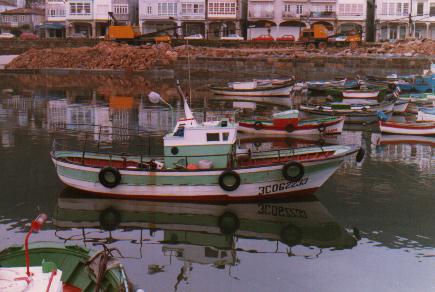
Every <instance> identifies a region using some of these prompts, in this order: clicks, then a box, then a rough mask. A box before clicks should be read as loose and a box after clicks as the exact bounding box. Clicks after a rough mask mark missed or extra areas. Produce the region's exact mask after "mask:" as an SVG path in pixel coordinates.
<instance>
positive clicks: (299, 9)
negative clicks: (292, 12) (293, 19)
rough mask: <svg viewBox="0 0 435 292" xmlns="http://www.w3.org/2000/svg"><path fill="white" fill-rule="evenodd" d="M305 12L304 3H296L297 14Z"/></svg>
mask: <svg viewBox="0 0 435 292" xmlns="http://www.w3.org/2000/svg"><path fill="white" fill-rule="evenodd" d="M302 12H303V5H300V4H298V5H296V14H302Z"/></svg>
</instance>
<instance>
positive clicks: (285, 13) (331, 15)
mask: <svg viewBox="0 0 435 292" xmlns="http://www.w3.org/2000/svg"><path fill="white" fill-rule="evenodd" d="M248 21H249V27H248V39H252V38H254V37H257V36H259V35H268V34H270V35H271V36H273V37H274V38H276V37H280V36H283V35H289V34H290V35H293V36H294V37H295V38H296V39H298V37H299V35H300V32H301V30H302V29H303V28H307V27H310V26H311V25H313V24H315V23H322V24H324V25H325V26H326V27H327V28H328V29H329V30H331V31H334V30H335V26H336V22H337V16H336V0H311V1H308V0H249V2H248Z"/></svg>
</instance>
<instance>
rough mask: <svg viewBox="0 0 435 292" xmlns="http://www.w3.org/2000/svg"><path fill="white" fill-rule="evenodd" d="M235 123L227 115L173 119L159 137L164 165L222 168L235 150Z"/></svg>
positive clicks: (226, 164)
mask: <svg viewBox="0 0 435 292" xmlns="http://www.w3.org/2000/svg"><path fill="white" fill-rule="evenodd" d="M236 137H237V127H236V125H235V124H234V123H232V122H230V121H229V120H228V119H222V120H220V121H213V122H204V123H202V124H199V123H197V121H196V120H195V119H194V118H193V117H191V118H186V119H181V120H179V121H178V122H177V125H176V126H175V129H174V131H173V132H172V133H169V134H167V135H165V136H164V137H163V146H164V155H165V166H166V167H167V168H186V167H187V168H189V167H196V166H198V168H205V169H208V168H226V167H228V164H229V163H230V157H231V154H232V153H234V150H235V148H234V147H235V142H236Z"/></svg>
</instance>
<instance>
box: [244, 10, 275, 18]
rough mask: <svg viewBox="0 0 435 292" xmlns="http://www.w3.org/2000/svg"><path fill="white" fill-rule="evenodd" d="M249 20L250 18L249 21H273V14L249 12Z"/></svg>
mask: <svg viewBox="0 0 435 292" xmlns="http://www.w3.org/2000/svg"><path fill="white" fill-rule="evenodd" d="M249 18H251V19H273V18H274V13H273V12H266V11H261V12H257V11H256V12H254V11H249Z"/></svg>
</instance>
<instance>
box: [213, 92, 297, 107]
mask: <svg viewBox="0 0 435 292" xmlns="http://www.w3.org/2000/svg"><path fill="white" fill-rule="evenodd" d="M210 99H212V100H231V101H235V100H238V101H251V102H258V103H266V104H273V105H282V106H289V107H290V106H292V104H293V103H292V99H291V98H290V97H289V96H287V97H286V98H283V97H276V96H240V95H215V96H212V97H211V98H210Z"/></svg>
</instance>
